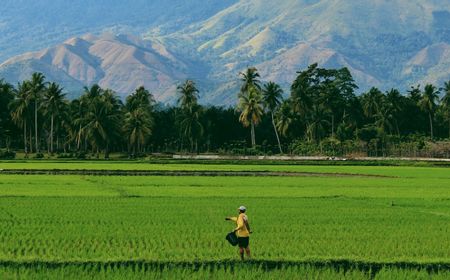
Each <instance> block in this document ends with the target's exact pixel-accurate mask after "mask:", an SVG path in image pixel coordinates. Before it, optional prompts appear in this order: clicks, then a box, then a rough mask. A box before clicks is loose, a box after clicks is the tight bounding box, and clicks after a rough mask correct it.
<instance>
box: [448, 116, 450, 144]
mask: <svg viewBox="0 0 450 280" xmlns="http://www.w3.org/2000/svg"><path fill="white" fill-rule="evenodd" d="M448 139H450V118H449V119H448Z"/></svg>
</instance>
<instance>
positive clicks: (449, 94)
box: [442, 81, 450, 139]
mask: <svg viewBox="0 0 450 280" xmlns="http://www.w3.org/2000/svg"><path fill="white" fill-rule="evenodd" d="M442 90H443V92H444V96H443V97H442V108H443V110H444V114H445V118H446V119H447V121H448V137H449V139H450V81H448V82H446V83H445V84H444V88H443V89H442Z"/></svg>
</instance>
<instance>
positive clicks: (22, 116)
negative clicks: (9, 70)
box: [9, 81, 31, 157]
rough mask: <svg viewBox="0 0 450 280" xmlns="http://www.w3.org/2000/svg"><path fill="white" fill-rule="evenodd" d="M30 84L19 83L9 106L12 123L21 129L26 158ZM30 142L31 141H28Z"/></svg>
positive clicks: (25, 82)
mask: <svg viewBox="0 0 450 280" xmlns="http://www.w3.org/2000/svg"><path fill="white" fill-rule="evenodd" d="M29 88H30V84H29V82H27V81H24V82H22V83H19V85H18V87H17V93H16V95H15V98H14V100H13V101H12V103H11V104H10V106H9V109H10V110H11V117H12V120H13V122H14V123H15V124H16V125H17V126H18V127H20V128H23V145H24V152H25V156H26V157H28V141H27V125H28V119H29V117H30V111H31V108H30V102H29V101H30V98H29V96H28V95H29V92H30V89H29ZM30 141H31V139H30Z"/></svg>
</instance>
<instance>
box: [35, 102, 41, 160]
mask: <svg viewBox="0 0 450 280" xmlns="http://www.w3.org/2000/svg"><path fill="white" fill-rule="evenodd" d="M37 111H38V102H37V100H36V101H35V102H34V137H35V141H36V152H37V153H39V152H40V150H39V140H38V126H37V124H38V117H37V113H38V112H37Z"/></svg>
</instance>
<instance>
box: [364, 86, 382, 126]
mask: <svg viewBox="0 0 450 280" xmlns="http://www.w3.org/2000/svg"><path fill="white" fill-rule="evenodd" d="M383 102H384V95H383V93H382V92H381V91H380V90H379V89H378V88H375V87H373V88H371V89H370V90H369V92H367V93H364V94H363V95H362V96H361V103H362V106H363V110H364V114H365V116H366V117H367V118H369V119H373V118H374V117H375V115H376V114H378V113H379V112H380V110H381V107H382V106H383Z"/></svg>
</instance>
